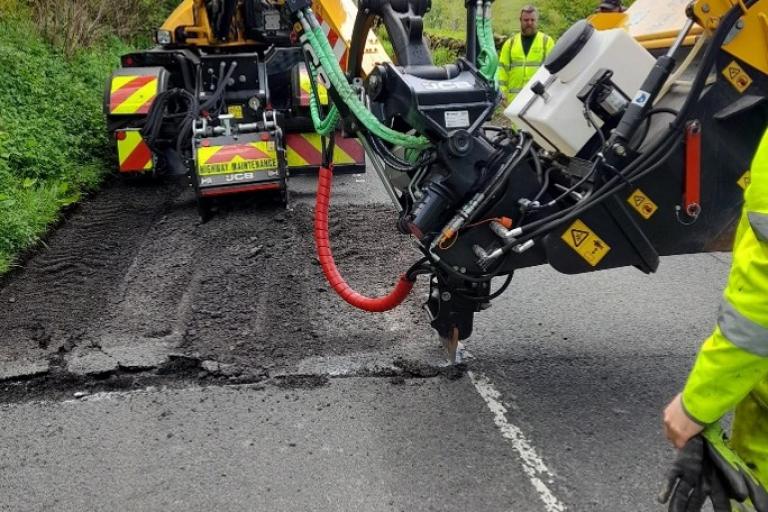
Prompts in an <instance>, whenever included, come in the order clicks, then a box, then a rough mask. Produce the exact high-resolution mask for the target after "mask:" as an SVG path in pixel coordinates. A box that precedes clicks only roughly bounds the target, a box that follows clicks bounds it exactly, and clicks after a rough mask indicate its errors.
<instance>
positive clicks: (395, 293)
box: [315, 167, 414, 313]
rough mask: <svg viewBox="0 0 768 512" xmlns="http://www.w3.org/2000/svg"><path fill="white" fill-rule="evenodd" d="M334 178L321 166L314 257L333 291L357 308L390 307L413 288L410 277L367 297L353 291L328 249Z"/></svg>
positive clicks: (318, 183) (331, 173)
mask: <svg viewBox="0 0 768 512" xmlns="http://www.w3.org/2000/svg"><path fill="white" fill-rule="evenodd" d="M332 181H333V171H332V170H331V169H329V168H327V167H321V168H320V175H319V177H318V180H317V203H316V205H315V245H316V246H317V257H318V259H319V260H320V266H321V267H322V269H323V274H325V278H326V279H327V280H328V283H329V284H330V285H331V288H333V289H334V290H335V291H336V293H338V294H339V295H340V296H341V298H342V299H344V300H345V301H347V302H348V303H350V304H352V305H353V306H355V307H356V308H359V309H362V310H363V311H369V312H371V313H380V312H382V311H389V310H390V309H394V308H396V307H397V306H399V305H400V303H401V302H403V301H404V300H405V298H406V297H407V296H408V294H409V293H410V292H411V289H412V288H413V283H414V282H413V281H411V280H410V279H408V277H407V276H406V275H403V276H401V277H400V280H399V281H398V282H397V285H395V288H394V289H393V290H392V291H391V292H390V293H389V295H385V296H384V297H378V298H370V297H365V296H363V295H360V294H359V293H357V292H356V291H354V290H353V289H352V288H351V287H350V286H349V285H348V284H347V282H346V281H344V278H343V277H341V274H340V273H339V270H338V269H337V268H336V263H335V262H334V261H333V254H332V253H331V244H330V242H329V240H328V206H329V205H330V201H331V182H332Z"/></svg>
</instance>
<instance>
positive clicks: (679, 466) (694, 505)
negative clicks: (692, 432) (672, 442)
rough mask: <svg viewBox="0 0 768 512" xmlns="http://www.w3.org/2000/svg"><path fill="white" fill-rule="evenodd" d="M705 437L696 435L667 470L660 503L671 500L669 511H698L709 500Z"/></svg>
mask: <svg viewBox="0 0 768 512" xmlns="http://www.w3.org/2000/svg"><path fill="white" fill-rule="evenodd" d="M705 455H706V453H705V449H704V439H703V438H702V437H701V436H696V437H694V438H692V439H691V440H690V441H688V442H687V443H686V445H685V446H684V447H683V449H682V450H680V452H678V454H677V458H676V459H675V462H674V463H672V467H671V468H670V469H669V471H667V480H666V485H665V486H664V489H662V491H661V493H659V498H658V499H659V503H666V502H667V501H668V500H669V512H698V511H700V510H701V507H703V506H704V502H705V501H706V500H707V495H706V494H705V490H706V487H708V486H707V485H705V484H706V482H705V479H704V460H705Z"/></svg>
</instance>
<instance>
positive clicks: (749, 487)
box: [701, 425, 768, 512]
mask: <svg viewBox="0 0 768 512" xmlns="http://www.w3.org/2000/svg"><path fill="white" fill-rule="evenodd" d="M701 435H702V436H703V437H704V439H705V440H706V443H705V444H706V448H707V458H708V459H709V460H710V461H711V464H710V465H711V466H712V467H714V468H715V472H716V474H717V475H718V476H719V479H720V481H721V482H722V485H723V487H724V488H725V490H726V491H727V492H728V496H730V498H732V499H734V500H736V501H738V502H739V503H742V502H744V501H745V500H747V499H749V501H750V502H751V503H752V507H754V509H755V510H756V511H757V512H768V493H766V490H765V488H764V487H763V486H762V485H761V484H760V481H759V480H758V479H757V476H755V474H754V473H753V472H752V470H751V469H750V468H749V466H747V464H746V463H745V462H744V461H743V460H742V459H741V457H739V456H738V455H737V454H736V452H734V451H733V450H731V448H730V447H729V446H728V443H727V441H728V439H727V437H726V435H725V432H723V429H722V428H720V425H712V426H710V427H707V428H706V429H704V432H702V434H701Z"/></svg>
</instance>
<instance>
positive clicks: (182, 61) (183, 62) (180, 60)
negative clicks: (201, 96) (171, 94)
mask: <svg viewBox="0 0 768 512" xmlns="http://www.w3.org/2000/svg"><path fill="white" fill-rule="evenodd" d="M174 58H175V59H176V63H177V64H178V65H179V68H180V69H181V76H182V78H183V79H184V87H185V88H186V89H187V90H188V91H189V92H191V93H192V94H194V93H195V86H194V84H193V83H192V78H191V77H190V76H189V68H188V67H187V59H186V58H185V57H184V56H183V55H181V54H178V53H177V54H176V55H175V56H174Z"/></svg>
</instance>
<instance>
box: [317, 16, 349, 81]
mask: <svg viewBox="0 0 768 512" xmlns="http://www.w3.org/2000/svg"><path fill="white" fill-rule="evenodd" d="M317 21H319V22H320V26H321V27H322V28H323V32H324V33H325V35H326V37H328V42H329V43H331V48H333V53H334V55H336V60H338V61H339V66H341V69H343V70H344V71H346V70H347V53H348V52H347V43H346V42H345V41H344V38H342V37H341V36H340V35H339V34H338V32H336V31H335V30H333V28H331V26H330V25H329V24H328V22H327V21H325V20H324V19H323V18H322V17H321V16H320V15H317Z"/></svg>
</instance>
